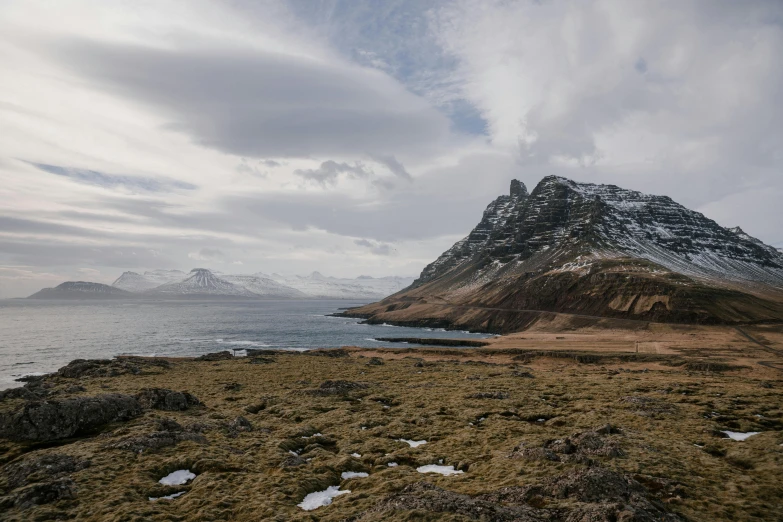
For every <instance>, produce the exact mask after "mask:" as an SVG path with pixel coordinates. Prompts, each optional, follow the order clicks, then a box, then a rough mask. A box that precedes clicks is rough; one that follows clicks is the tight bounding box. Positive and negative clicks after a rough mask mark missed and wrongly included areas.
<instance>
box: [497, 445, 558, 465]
mask: <svg viewBox="0 0 783 522" xmlns="http://www.w3.org/2000/svg"><path fill="white" fill-rule="evenodd" d="M509 457H510V458H523V459H525V460H549V461H552V462H560V457H558V456H557V454H555V452H554V451H552V450H550V449H547V448H528V447H526V446H525V445H524V444H520V445H519V446H517V447H516V448H514V451H512V452H511V455H509Z"/></svg>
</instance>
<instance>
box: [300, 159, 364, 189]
mask: <svg viewBox="0 0 783 522" xmlns="http://www.w3.org/2000/svg"><path fill="white" fill-rule="evenodd" d="M294 174H296V175H297V176H301V177H303V178H304V179H306V180H308V181H314V182H316V183H320V184H321V185H334V184H335V183H337V178H338V176H339V175H340V174H345V175H346V176H347V177H349V178H351V179H366V178H369V177H370V176H371V174H372V171H370V170H368V169H367V168H366V167H365V166H364V165H362V164H361V163H359V162H356V163H354V164H353V165H349V164H347V163H337V162H336V161H332V160H328V161H324V162H323V163H321V166H320V167H318V168H317V169H296V170H295V171H294Z"/></svg>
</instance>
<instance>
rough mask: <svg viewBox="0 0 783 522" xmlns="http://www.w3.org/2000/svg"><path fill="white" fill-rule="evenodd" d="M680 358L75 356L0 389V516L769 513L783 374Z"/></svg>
mask: <svg viewBox="0 0 783 522" xmlns="http://www.w3.org/2000/svg"><path fill="white" fill-rule="evenodd" d="M542 348H544V347H542ZM561 355H562V356H561ZM750 355H752V354H749V353H744V354H739V353H738V357H740V356H742V357H749V356H750ZM699 361H703V353H700V354H699V358H698V360H697V359H696V358H695V357H691V356H690V355H688V354H681V355H678V356H669V357H662V356H651V355H647V354H638V356H633V354H631V355H628V354H625V355H623V354H612V353H585V352H583V353H582V354H573V353H569V352H563V353H558V352H556V351H552V350H547V349H541V350H514V349H493V348H492V347H485V348H475V349H474V348H448V347H439V348H418V349H378V350H364V349H359V348H346V349H339V350H316V351H310V352H305V353H296V352H283V351H274V350H258V351H252V352H251V353H250V354H249V356H248V357H233V356H232V355H231V353H229V352H223V353H218V354H211V355H209V356H204V357H200V358H193V359H148V358H132V357H123V358H117V359H113V360H105V361H84V360H79V361H73V362H72V363H70V364H69V365H67V366H65V367H64V368H61V369H60V370H59V371H58V372H56V373H54V374H51V375H48V376H44V377H37V378H32V379H30V380H29V381H28V382H27V383H26V384H25V385H24V386H23V387H21V388H15V389H10V390H6V391H3V392H1V393H0V466H1V467H0V506H2V510H0V519H2V520H20V521H21V520H25V521H26V520H64V519H79V520H281V521H282V520H322V521H365V520H452V521H467V520H491V521H507V520H508V521H511V520H521V521H563V522H565V521H609V520H623V521H639V522H641V521H652V520H660V521H678V520H695V521H699V520H701V521H712V520H776V519H777V518H776V517H779V516H780V513H781V512H783V504H782V503H781V498H783V485H781V483H780V480H779V478H780V472H781V469H783V410H781V404H783V379H782V378H781V377H783V374H781V370H780V369H777V368H774V367H767V366H761V365H757V364H752V365H748V364H739V362H741V361H738V360H737V361H734V360H728V359H721V360H715V361H714V364H712V365H709V364H708V365H704V364H702V363H700V362H699ZM721 361H722V363H721ZM718 363H721V364H718Z"/></svg>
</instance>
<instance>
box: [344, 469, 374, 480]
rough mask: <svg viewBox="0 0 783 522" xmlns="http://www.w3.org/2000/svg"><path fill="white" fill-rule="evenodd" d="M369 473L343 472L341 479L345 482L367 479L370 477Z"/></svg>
mask: <svg viewBox="0 0 783 522" xmlns="http://www.w3.org/2000/svg"><path fill="white" fill-rule="evenodd" d="M369 476H370V474H369V473H365V472H364V471H343V473H342V474H341V475H340V478H342V479H343V480H348V479H352V478H367V477H369Z"/></svg>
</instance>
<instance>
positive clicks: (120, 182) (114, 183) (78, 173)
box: [31, 163, 198, 192]
mask: <svg viewBox="0 0 783 522" xmlns="http://www.w3.org/2000/svg"><path fill="white" fill-rule="evenodd" d="M31 165H33V166H34V167H36V168H38V169H40V170H42V171H44V172H48V173H49V174H54V175H56V176H63V177H65V178H68V179H71V180H73V181H75V182H77V183H84V184H85V185H94V186H97V187H105V188H124V189H127V190H131V191H142V192H168V191H171V190H175V189H180V190H195V189H196V188H198V187H196V186H195V185H193V184H192V183H185V182H183V181H177V180H172V179H165V178H161V177H159V178H145V177H139V176H121V175H116V174H107V173H105V172H98V171H97V170H89V169H78V168H72V167H60V166H58V165H45V164H42V163H31Z"/></svg>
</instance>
